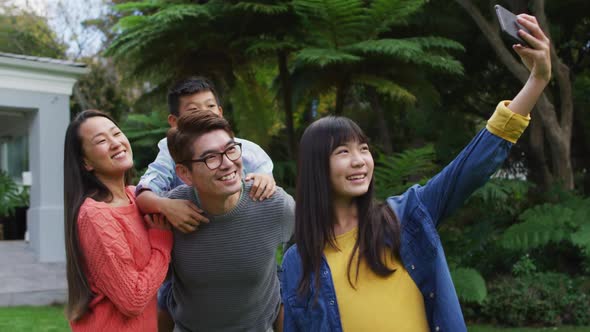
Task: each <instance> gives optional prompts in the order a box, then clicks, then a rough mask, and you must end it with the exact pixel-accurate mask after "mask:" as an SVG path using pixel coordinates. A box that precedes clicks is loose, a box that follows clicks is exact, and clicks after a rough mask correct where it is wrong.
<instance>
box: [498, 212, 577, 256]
mask: <svg viewBox="0 0 590 332" xmlns="http://www.w3.org/2000/svg"><path fill="white" fill-rule="evenodd" d="M572 215H573V211H572V210H571V209H569V208H567V207H564V206H561V205H551V204H543V205H537V206H535V207H533V208H530V209H528V210H526V211H525V212H523V213H522V214H521V215H520V216H519V219H520V220H523V222H521V223H518V224H515V225H512V226H510V227H509V228H508V229H507V230H506V231H505V232H504V234H503V235H502V237H501V240H500V243H501V244H502V246H504V247H505V248H508V249H514V250H530V249H534V248H538V247H542V246H544V245H546V244H548V243H550V242H553V243H557V242H560V241H563V240H569V239H570V237H569V236H570V233H571V231H572V229H571V228H569V227H568V226H567V223H568V222H569V221H570V220H571V217H572Z"/></svg>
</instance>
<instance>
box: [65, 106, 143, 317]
mask: <svg viewBox="0 0 590 332" xmlns="http://www.w3.org/2000/svg"><path fill="white" fill-rule="evenodd" d="M97 116H101V117H104V118H107V119H109V120H111V121H112V122H113V123H115V121H114V120H113V119H112V118H111V117H110V116H108V115H107V114H105V113H103V112H100V111H97V110H87V111H83V112H81V113H80V114H78V115H77V116H76V117H75V118H74V120H72V122H71V123H70V125H69V126H68V129H67V130H66V139H65V143H64V217H65V218H64V231H65V242H66V243H65V245H66V274H67V279H68V303H67V306H66V316H67V318H68V320H77V319H79V318H81V317H82V316H83V315H84V314H85V313H86V312H87V311H88V304H89V303H90V301H91V300H92V297H93V294H92V291H91V290H90V286H89V285H88V280H87V278H86V275H85V274H84V264H85V259H84V254H83V253H82V251H81V249H80V242H79V239H78V223H77V221H78V212H79V211H80V206H81V205H82V203H84V200H85V199H86V198H87V197H91V198H93V199H95V200H97V201H107V202H108V201H110V200H112V197H113V196H112V193H111V191H110V190H109V189H108V188H107V187H106V186H105V185H104V184H103V183H102V182H101V181H100V180H99V179H98V178H97V177H96V175H95V174H94V172H92V171H87V170H86V168H85V167H84V151H83V149H82V138H81V137H80V126H81V125H82V124H83V123H84V122H85V121H86V120H88V119H90V118H93V117H97ZM131 172H132V170H129V171H127V172H126V173H125V185H128V184H130V182H131V175H132V174H131Z"/></svg>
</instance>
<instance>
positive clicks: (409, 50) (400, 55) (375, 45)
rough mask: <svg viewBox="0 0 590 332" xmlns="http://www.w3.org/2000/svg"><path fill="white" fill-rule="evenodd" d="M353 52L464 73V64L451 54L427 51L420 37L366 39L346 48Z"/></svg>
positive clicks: (454, 72) (443, 70)
mask: <svg viewBox="0 0 590 332" xmlns="http://www.w3.org/2000/svg"><path fill="white" fill-rule="evenodd" d="M345 50H346V51H349V52H350V53H352V54H360V55H367V56H377V57H390V58H395V59H397V60H399V61H402V62H407V63H414V64H417V65H422V66H427V67H430V68H432V69H435V70H440V71H442V72H447V73H452V74H462V73H463V65H462V64H461V63H460V62H459V61H457V60H455V59H453V58H451V57H450V56H444V55H437V54H432V53H429V52H427V51H426V50H425V49H424V48H423V45H422V43H421V41H420V40H418V39H379V40H366V41H362V42H359V43H356V44H353V45H350V46H348V47H346V48H345Z"/></svg>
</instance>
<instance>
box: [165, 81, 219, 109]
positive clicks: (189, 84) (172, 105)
mask: <svg viewBox="0 0 590 332" xmlns="http://www.w3.org/2000/svg"><path fill="white" fill-rule="evenodd" d="M203 91H211V93H213V95H214V96H215V100H216V101H217V105H219V106H221V101H220V100H219V96H218V95H217V91H215V86H214V85H213V83H212V82H211V81H210V80H209V79H207V78H206V77H203V76H191V77H188V78H185V79H182V80H180V81H177V82H176V83H174V85H173V86H172V87H171V88H170V90H168V111H169V112H170V114H172V115H174V116H179V115H180V112H179V109H178V108H179V107H180V97H182V96H190V95H194V94H195V93H199V92H203Z"/></svg>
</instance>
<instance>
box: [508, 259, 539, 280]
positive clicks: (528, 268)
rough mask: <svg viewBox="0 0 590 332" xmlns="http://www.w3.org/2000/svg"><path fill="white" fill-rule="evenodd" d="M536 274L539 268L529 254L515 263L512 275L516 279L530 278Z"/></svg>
mask: <svg viewBox="0 0 590 332" xmlns="http://www.w3.org/2000/svg"><path fill="white" fill-rule="evenodd" d="M535 272H537V266H536V265H535V262H534V261H533V260H532V259H531V257H530V256H529V254H526V255H523V256H522V257H520V259H519V260H518V262H516V263H514V265H513V266H512V273H513V274H514V276H516V277H524V276H530V275H532V274H534V273H535Z"/></svg>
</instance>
